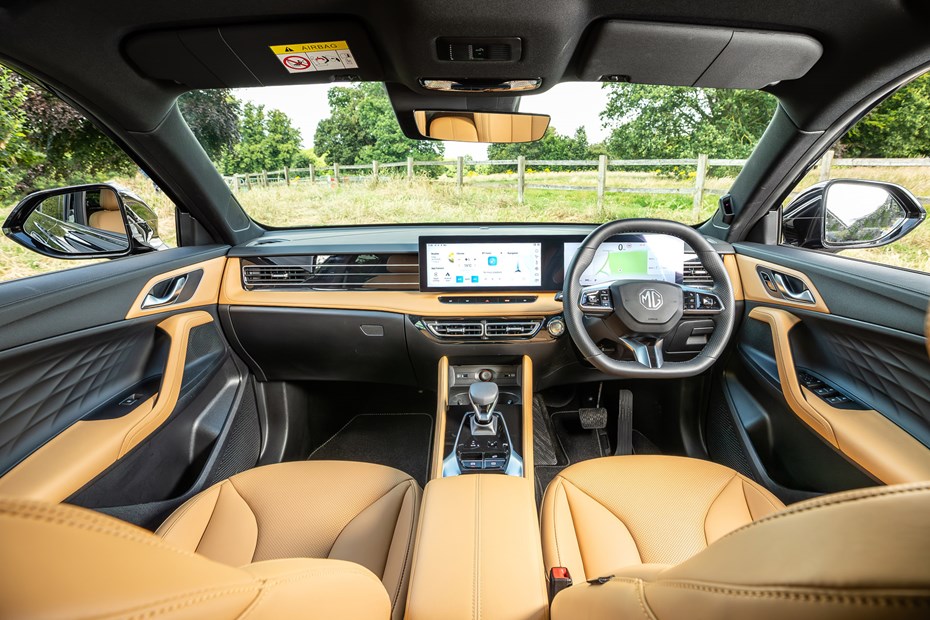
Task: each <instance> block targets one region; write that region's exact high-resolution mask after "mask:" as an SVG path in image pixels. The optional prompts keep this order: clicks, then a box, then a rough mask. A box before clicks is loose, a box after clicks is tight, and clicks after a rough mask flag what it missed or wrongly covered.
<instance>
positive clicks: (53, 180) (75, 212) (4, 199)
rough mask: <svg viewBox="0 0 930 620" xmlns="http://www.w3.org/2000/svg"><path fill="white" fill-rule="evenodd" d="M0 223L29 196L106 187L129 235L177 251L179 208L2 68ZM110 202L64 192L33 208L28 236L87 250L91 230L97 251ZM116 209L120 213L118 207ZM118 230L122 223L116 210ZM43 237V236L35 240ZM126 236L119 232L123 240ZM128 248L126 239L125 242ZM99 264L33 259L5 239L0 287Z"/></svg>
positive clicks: (98, 137)
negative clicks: (122, 212)
mask: <svg viewBox="0 0 930 620" xmlns="http://www.w3.org/2000/svg"><path fill="white" fill-rule="evenodd" d="M0 162H2V163H0V222H4V221H6V220H7V218H8V216H9V215H10V213H11V211H12V210H13V209H14V207H15V206H16V205H17V204H18V203H19V202H20V201H21V200H22V199H23V198H25V197H26V196H28V195H29V194H31V193H33V192H36V191H39V190H48V189H56V188H64V187H70V186H83V185H90V184H106V185H108V186H110V187H112V188H113V189H114V191H115V192H116V194H115V195H118V197H119V200H120V201H121V203H122V205H123V206H124V208H125V213H126V220H127V222H126V225H127V226H128V228H129V231H128V233H129V234H131V235H132V237H133V238H134V239H137V240H142V241H144V242H145V243H147V244H149V245H151V246H152V247H156V249H164V248H167V247H174V246H175V245H176V241H175V239H176V237H175V231H174V211H175V206H174V204H173V203H172V202H171V200H170V199H168V197H167V196H165V194H164V193H163V192H161V191H160V190H159V188H158V187H157V186H156V185H155V184H154V183H153V182H152V181H151V180H150V179H149V178H148V177H147V176H146V175H145V173H144V172H143V171H141V170H140V169H139V168H138V166H136V165H135V163H133V161H132V160H131V159H129V157H127V156H126V154H125V153H124V152H123V151H122V150H121V149H120V147H118V146H117V145H116V144H114V143H113V141H112V140H110V139H109V138H108V137H107V136H106V135H104V134H103V133H102V132H100V130H98V129H97V127H96V126H95V125H94V124H93V123H91V122H90V121H88V120H87V119H86V118H84V117H83V116H82V115H81V114H80V113H79V112H77V111H76V110H74V109H73V108H72V107H71V106H69V105H68V104H67V103H65V102H63V101H61V100H60V99H59V98H57V97H56V96H55V95H53V94H51V93H49V92H47V91H45V90H44V89H43V88H42V87H41V86H38V85H36V84H34V83H32V82H29V81H28V80H26V79H25V78H23V77H21V76H20V75H18V74H17V73H15V72H14V71H12V70H10V69H7V68H6V67H4V66H2V65H0ZM108 205H109V203H108V202H107V203H105V204H104V203H103V201H101V193H100V190H99V189H97V190H87V191H81V192H73V193H62V194H60V195H55V196H52V197H50V198H47V199H45V200H43V201H42V202H41V204H40V205H39V206H38V207H37V208H36V209H35V211H34V212H33V214H32V216H31V217H30V219H29V221H27V222H26V225H25V226H24V230H25V231H26V232H27V233H35V231H37V230H41V233H42V234H43V235H47V236H48V238H49V245H53V243H52V241H51V239H55V240H56V242H57V243H58V244H59V247H62V246H61V239H62V238H65V237H67V238H68V241H69V242H70V246H69V247H70V248H71V249H72V250H73V248H74V246H75V242H74V239H75V236H76V235H77V236H80V235H82V234H83V235H84V236H83V237H82V238H80V239H79V241H80V242H81V243H83V244H84V245H83V246H82V247H84V248H85V249H86V248H87V247H90V246H89V245H88V244H89V243H90V240H89V239H90V237H89V236H88V232H87V231H88V229H97V230H98V234H97V235H96V237H95V238H94V239H93V240H92V241H93V244H92V245H93V247H99V246H100V244H101V243H103V242H104V241H106V239H104V240H102V239H101V234H100V233H99V231H100V230H103V231H104V234H103V235H102V236H104V237H105V236H106V232H107V228H113V225H104V224H99V223H98V222H105V221H107V218H106V217H105V216H106V215H107V213H106V211H107V210H108V209H109V208H110V207H109V206H108ZM113 208H116V207H113ZM113 214H114V215H115V216H117V222H116V226H118V227H121V228H122V227H123V226H122V224H121V223H120V222H119V211H114V212H113ZM35 234H38V233H35ZM120 234H122V232H121V233H120ZM122 243H123V244H125V243H126V242H125V240H124V241H123V242H122ZM94 260H97V261H99V260H101V259H94V258H84V259H80V260H74V259H68V260H64V259H59V258H51V257H48V256H43V255H41V254H38V253H35V252H33V251H31V250H29V249H27V248H25V247H23V246H21V245H18V244H17V243H15V242H13V241H12V240H11V239H9V238H7V236H5V235H0V282H3V281H8V280H15V279H18V278H25V277H28V276H34V275H39V274H43V273H48V272H52V271H59V270H62V269H69V268H73V267H78V266H80V265H86V264H88V262H92V261H94Z"/></svg>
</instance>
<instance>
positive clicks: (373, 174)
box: [371, 161, 380, 185]
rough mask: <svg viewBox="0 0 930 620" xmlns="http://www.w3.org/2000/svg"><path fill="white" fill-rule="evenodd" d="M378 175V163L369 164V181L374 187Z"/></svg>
mask: <svg viewBox="0 0 930 620" xmlns="http://www.w3.org/2000/svg"><path fill="white" fill-rule="evenodd" d="M379 175H380V170H379V168H378V162H377V161H373V162H371V181H372V183H373V184H374V185H377V184H378V180H379Z"/></svg>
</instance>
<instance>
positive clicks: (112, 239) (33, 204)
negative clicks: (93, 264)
mask: <svg viewBox="0 0 930 620" xmlns="http://www.w3.org/2000/svg"><path fill="white" fill-rule="evenodd" d="M127 196H130V197H132V196H131V193H125V190H122V189H120V188H119V187H116V186H112V185H106V184H99V185H80V186H74V187H64V188H59V189H53V190H45V191H41V192H36V193H34V194H30V195H29V196H26V198H24V199H23V200H22V201H21V202H20V203H19V204H18V205H16V207H15V208H14V209H13V211H12V212H11V213H10V215H9V217H8V218H7V220H6V222H4V223H3V234H5V235H6V236H7V237H9V238H10V239H12V240H13V241H15V242H16V243H18V244H20V245H22V246H24V247H26V248H29V249H30V250H32V251H34V252H37V253H39V254H43V255H45V256H51V257H53V258H66V259H80V258H117V257H119V256H126V255H127V254H138V253H141V252H148V251H151V250H155V249H163V248H164V247H166V246H165V245H164V244H163V243H162V242H161V240H160V239H159V238H158V232H157V228H155V227H157V216H156V215H155V213H154V212H153V211H152V210H151V209H150V208H149V207H147V206H146V205H145V204H144V203H142V201H141V200H138V199H136V198H135V197H132V199H133V201H134V205H136V208H137V209H138V210H141V211H142V212H143V213H142V215H141V216H140V215H139V214H137V213H135V212H134V211H133V212H130V211H128V210H127V208H126V203H125V200H126V197H127ZM145 216H149V217H145Z"/></svg>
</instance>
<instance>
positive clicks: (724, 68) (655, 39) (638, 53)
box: [580, 20, 823, 89]
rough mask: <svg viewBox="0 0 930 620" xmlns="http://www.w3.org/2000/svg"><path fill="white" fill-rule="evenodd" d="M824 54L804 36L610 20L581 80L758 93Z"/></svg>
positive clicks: (594, 42)
mask: <svg viewBox="0 0 930 620" xmlns="http://www.w3.org/2000/svg"><path fill="white" fill-rule="evenodd" d="M822 52H823V48H822V47H821V45H820V43H818V42H817V40H815V39H813V38H812V37H809V36H807V35H803V34H794V33H786V32H766V31H760V30H741V29H734V28H718V27H713V26H690V25H685V24H661V23H651V22H634V21H623V20H609V21H605V22H602V23H601V24H599V25H597V26H595V27H594V33H593V36H592V38H591V39H590V43H589V44H588V47H587V51H586V53H585V54H584V57H583V60H582V62H581V63H580V67H581V70H580V77H581V79H582V80H589V81H593V80H610V81H629V82H635V83H639V84H664V85H668V86H701V87H705V88H746V89H757V88H762V87H764V86H766V85H768V84H772V83H774V82H781V81H784V80H794V79H797V78H799V77H801V76H803V75H804V74H805V73H807V72H808V71H809V70H810V68H811V67H813V66H814V63H816V62H817V60H819V59H820V56H821V54H822Z"/></svg>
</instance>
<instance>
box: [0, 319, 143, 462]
mask: <svg viewBox="0 0 930 620" xmlns="http://www.w3.org/2000/svg"><path fill="white" fill-rule="evenodd" d="M154 344H155V328H154V326H152V325H150V324H144V325H137V326H133V327H121V328H119V329H113V330H109V331H106V332H100V331H96V330H95V332H94V333H92V334H86V335H79V336H77V337H71V338H60V339H58V338H56V339H54V340H50V341H46V342H45V343H43V344H41V345H39V346H36V347H29V348H28V349H25V350H23V349H13V350H11V351H7V352H4V353H2V354H0V474H2V473H5V472H6V471H8V470H9V469H10V468H11V467H13V466H14V465H16V464H17V463H18V462H19V461H21V460H22V459H23V458H25V457H26V456H28V455H29V454H30V453H32V452H33V451H34V450H36V449H37V448H39V447H40V446H42V445H43V444H44V443H45V442H46V441H48V440H49V439H50V438H52V437H54V436H55V435H57V434H58V433H60V432H61V431H62V430H64V429H65V428H67V427H68V426H70V425H71V424H73V423H74V422H76V421H78V420H80V419H81V418H83V417H85V416H87V415H88V414H90V413H92V412H93V411H94V409H96V408H97V407H99V406H100V405H102V404H104V403H107V402H108V401H111V400H112V399H114V398H116V397H117V396H119V395H120V394H121V393H124V392H125V391H126V390H128V389H129V388H131V387H132V386H133V385H135V384H136V383H138V382H139V381H140V380H141V379H143V378H144V373H145V368H146V363H147V361H148V360H149V358H150V356H151V354H152V350H153V347H154Z"/></svg>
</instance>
